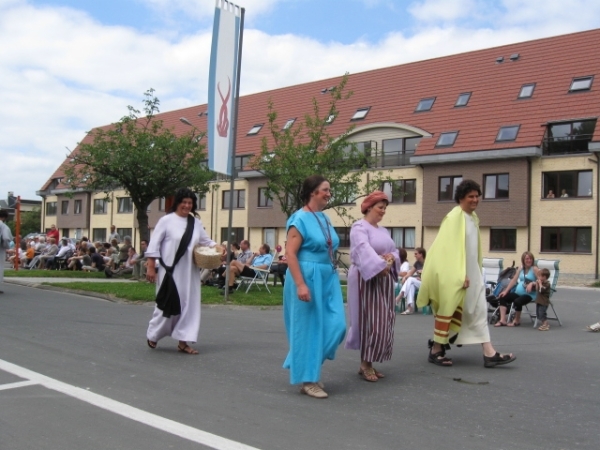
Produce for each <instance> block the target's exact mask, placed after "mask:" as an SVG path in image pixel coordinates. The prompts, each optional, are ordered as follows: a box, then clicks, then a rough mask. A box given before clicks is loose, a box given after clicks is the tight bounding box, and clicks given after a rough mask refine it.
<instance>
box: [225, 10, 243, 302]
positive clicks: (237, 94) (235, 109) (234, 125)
mask: <svg viewBox="0 0 600 450" xmlns="http://www.w3.org/2000/svg"><path fill="white" fill-rule="evenodd" d="M245 13H246V9H245V8H240V39H239V47H238V60H237V77H236V78H237V79H236V83H235V97H234V99H233V101H234V107H233V111H232V121H231V122H232V127H231V128H232V130H231V132H232V135H231V150H230V155H229V157H230V158H231V162H230V164H231V181H230V185H229V219H228V224H227V260H226V261H227V262H226V266H225V267H227V270H226V273H225V295H224V297H223V298H224V301H225V302H228V301H229V278H230V277H231V271H230V270H229V267H230V263H231V233H232V228H233V188H234V187H235V178H236V175H237V173H236V172H237V171H236V168H235V154H236V143H237V121H238V108H239V105H240V78H241V73H242V70H241V69H242V44H243V43H244V15H245Z"/></svg>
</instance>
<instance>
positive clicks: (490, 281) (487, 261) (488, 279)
mask: <svg viewBox="0 0 600 450" xmlns="http://www.w3.org/2000/svg"><path fill="white" fill-rule="evenodd" d="M503 269H504V258H483V264H482V274H483V284H485V285H486V286H488V285H489V287H490V291H493V290H494V287H496V282H497V281H498V277H499V276H500V272H502V270H503ZM486 290H487V289H486ZM486 294H487V292H486Z"/></svg>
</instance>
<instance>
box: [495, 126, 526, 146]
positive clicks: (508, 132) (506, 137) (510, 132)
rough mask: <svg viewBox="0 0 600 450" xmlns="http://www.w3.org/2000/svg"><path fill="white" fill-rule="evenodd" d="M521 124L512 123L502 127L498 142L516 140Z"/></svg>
mask: <svg viewBox="0 0 600 450" xmlns="http://www.w3.org/2000/svg"><path fill="white" fill-rule="evenodd" d="M520 127H521V125H510V126H506V127H500V131H498V136H496V142H503V141H514V140H515V139H517V134H519V128H520Z"/></svg>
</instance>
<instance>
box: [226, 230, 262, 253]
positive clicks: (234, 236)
mask: <svg viewBox="0 0 600 450" xmlns="http://www.w3.org/2000/svg"><path fill="white" fill-rule="evenodd" d="M227 237H228V236H227V227H225V228H221V242H224V241H228V242H231V243H233V242H237V243H238V244H239V243H240V242H242V241H243V240H244V229H243V228H231V236H229V237H230V239H227ZM257 250H258V249H257Z"/></svg>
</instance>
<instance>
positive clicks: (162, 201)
mask: <svg viewBox="0 0 600 450" xmlns="http://www.w3.org/2000/svg"><path fill="white" fill-rule="evenodd" d="M158 210H159V211H164V210H165V198H164V197H161V198H159V199H158Z"/></svg>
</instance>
